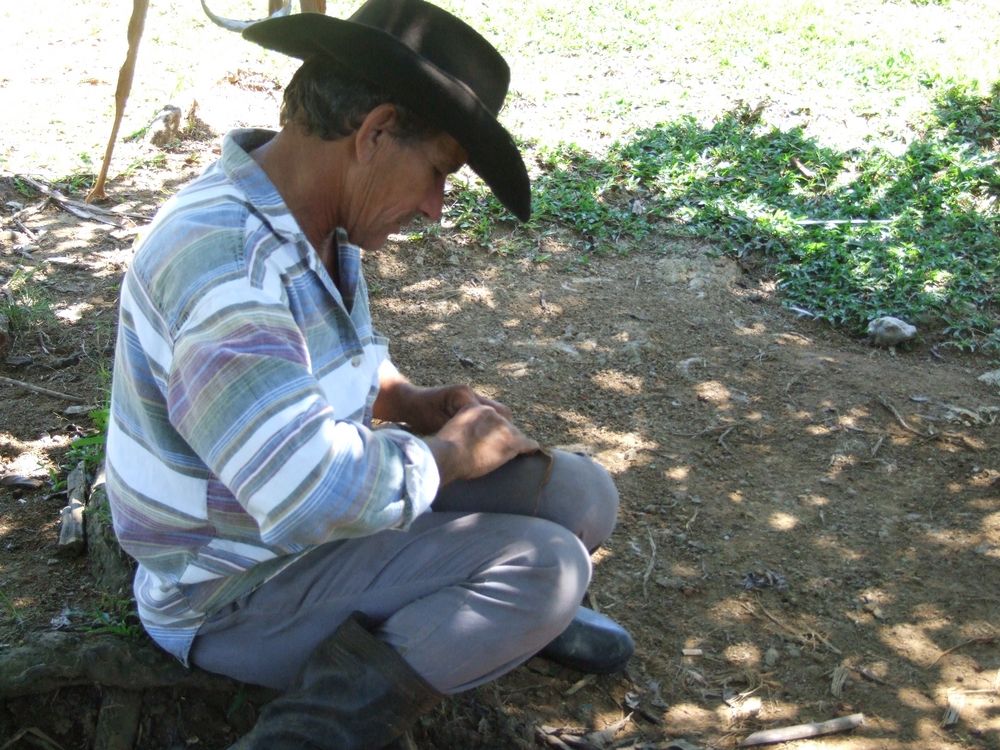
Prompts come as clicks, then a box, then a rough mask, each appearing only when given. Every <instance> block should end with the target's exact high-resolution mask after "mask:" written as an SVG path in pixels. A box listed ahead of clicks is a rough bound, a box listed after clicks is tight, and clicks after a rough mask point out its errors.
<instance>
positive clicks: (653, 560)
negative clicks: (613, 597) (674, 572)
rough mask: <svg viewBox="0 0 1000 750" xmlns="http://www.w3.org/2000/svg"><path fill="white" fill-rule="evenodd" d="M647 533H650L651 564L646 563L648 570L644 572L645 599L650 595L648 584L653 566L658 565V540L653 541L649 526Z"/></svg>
mask: <svg viewBox="0 0 1000 750" xmlns="http://www.w3.org/2000/svg"><path fill="white" fill-rule="evenodd" d="M646 534H648V535H649V564H648V565H646V570H645V572H643V574H642V598H643V599H646V598H648V596H649V595H648V593H647V592H646V586H647V584H648V583H649V576H650V575H651V574H652V573H653V568H654V567H655V566H656V542H654V541H653V532H652V531H650V530H649V529H648V528H647V529H646Z"/></svg>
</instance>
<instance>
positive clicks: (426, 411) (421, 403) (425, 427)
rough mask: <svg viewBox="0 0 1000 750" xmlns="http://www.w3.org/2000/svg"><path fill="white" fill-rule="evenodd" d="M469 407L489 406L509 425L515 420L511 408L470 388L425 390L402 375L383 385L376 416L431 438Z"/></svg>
mask: <svg viewBox="0 0 1000 750" xmlns="http://www.w3.org/2000/svg"><path fill="white" fill-rule="evenodd" d="M469 406H488V407H490V408H491V409H493V410H494V411H496V413H497V414H499V415H500V416H501V417H503V418H504V419H506V420H507V421H508V422H509V421H510V420H511V419H512V414H511V411H510V409H508V408H507V407H506V406H504V405H503V404H501V403H500V402H498V401H494V400H493V399H489V398H486V397H485V396H481V395H479V394H478V393H476V392H475V391H474V390H472V389H471V388H469V386H467V385H446V386H441V387H438V388H422V387H420V386H416V385H413V384H412V383H410V382H409V381H408V380H406V379H405V378H403V377H402V376H398V377H395V378H392V379H386V380H383V382H382V383H381V384H380V388H379V395H378V398H377V399H376V401H375V407H374V415H375V416H376V417H377V418H378V419H381V420H384V421H387V422H405V423H406V424H408V425H409V426H410V428H411V429H412V430H413V431H414V432H416V433H417V434H418V435H431V434H433V433H435V432H437V431H438V430H440V429H441V428H442V427H444V426H445V424H446V423H447V422H448V420H450V419H451V418H452V417H454V416H455V415H456V414H458V413H459V412H460V411H461V410H462V409H465V408H467V407H469Z"/></svg>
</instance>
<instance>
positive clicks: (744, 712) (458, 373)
mask: <svg viewBox="0 0 1000 750" xmlns="http://www.w3.org/2000/svg"><path fill="white" fill-rule="evenodd" d="M218 86H219V92H221V93H220V94H219V95H221V96H222V97H223V98H226V99H227V100H228V101H229V104H230V105H231V106H237V105H236V104H234V102H244V103H246V104H247V106H254V107H260V108H268V107H272V106H273V104H274V97H275V92H274V84H273V81H272V80H271V79H270V78H269V77H267V76H259V75H258V76H256V77H255V76H253V75H246V76H240V75H237V74H236V73H235V71H234V75H233V76H231V78H230V79H225V80H224V79H221V78H220V79H219V83H218ZM240 106H242V105H240ZM206 119H211V118H207V117H206ZM100 124H102V122H97V123H89V126H95V127H96V125H100ZM203 125H204V127H203V128H202V129H201V130H199V131H198V132H197V133H195V134H193V135H191V136H189V137H187V138H186V139H185V140H183V141H181V142H180V143H179V144H175V145H174V146H172V147H171V148H169V149H168V150H166V151H160V150H158V149H156V147H154V146H152V145H150V144H148V143H144V142H141V141H139V142H132V143H126V144H122V145H120V146H119V148H121V149H124V151H125V153H127V154H128V155H129V156H128V157H127V158H128V159H134V160H138V161H139V162H140V166H138V167H136V168H134V169H131V170H130V171H129V172H128V173H127V174H124V175H122V174H117V175H113V176H114V177H115V180H114V183H113V185H112V189H113V193H114V200H113V202H112V203H109V204H106V207H107V208H110V209H112V210H113V211H115V212H116V214H117V217H116V218H114V219H112V220H111V221H113V223H103V222H101V221H94V220H88V219H83V218H80V217H78V216H75V215H73V214H71V213H69V212H67V211H66V210H63V209H62V208H60V206H59V205H58V204H57V203H55V202H52V201H44V200H43V196H40V195H35V194H32V193H30V191H28V192H27V194H26V192H25V191H24V190H23V189H22V190H19V189H18V186H17V184H16V183H15V181H14V179H13V177H14V175H13V174H11V173H10V172H8V173H6V174H4V175H2V176H0V288H3V285H4V284H6V283H8V282H9V281H10V280H11V279H12V278H13V277H14V275H15V274H16V273H17V272H18V269H21V272H22V273H24V272H30V273H31V274H32V275H31V277H30V283H31V285H32V288H33V289H35V290H36V291H37V294H38V295H39V296H41V297H43V298H44V299H43V301H44V302H45V305H44V306H45V307H47V308H48V309H50V310H51V311H52V313H53V315H52V316H51V317H48V318H44V319H42V320H40V321H39V322H37V323H36V324H33V325H32V326H31V327H30V328H28V329H27V330H25V331H23V332H21V333H18V334H17V335H15V336H13V338H12V341H11V342H10V344H9V346H8V347H7V349H6V351H4V352H2V353H0V376H3V378H4V380H2V381H0V405H2V406H0V477H8V478H9V477H14V479H8V480H7V482H8V484H7V485H6V486H3V487H0V592H2V597H0V650H2V649H8V648H12V647H14V646H16V645H18V644H20V643H24V642H31V641H32V640H34V639H37V638H38V636H39V635H40V634H41V633H43V632H46V631H49V630H53V629H64V630H65V629H68V630H77V631H81V632H87V631H93V630H94V629H96V628H99V627H100V626H101V624H102V620H101V615H100V613H101V612H107V611H108V609H109V607H111V606H112V605H111V604H109V601H108V597H107V596H106V595H102V594H101V592H99V591H97V590H96V589H95V586H94V584H93V581H92V579H91V578H90V575H89V573H88V572H87V567H86V561H85V560H84V559H83V558H66V557H64V556H61V555H59V554H58V553H57V550H56V540H57V537H58V528H59V513H60V509H61V508H62V507H63V505H64V504H65V502H66V498H65V495H64V494H61V493H60V492H58V491H57V488H56V487H54V486H53V478H54V479H55V480H56V481H58V480H59V479H63V478H65V471H66V467H65V464H66V461H67V459H66V451H67V448H68V446H69V444H70V442H71V441H72V440H73V439H74V438H76V437H78V436H81V435H85V434H89V433H90V432H92V431H93V428H92V425H91V424H90V422H89V419H88V418H87V416H86V415H85V414H81V413H79V410H76V413H74V412H73V411H71V412H70V413H67V408H68V407H71V406H76V405H79V404H84V405H96V404H98V403H100V402H101V399H102V397H103V393H104V389H106V388H107V385H108V382H107V372H108V369H109V367H110V362H111V358H112V356H113V343H114V326H115V308H116V302H117V292H118V286H119V284H120V281H121V277H122V274H123V272H124V271H125V270H126V268H127V266H128V263H129V259H130V257H131V243H132V241H133V239H134V236H135V233H136V232H137V231H138V230H139V229H140V228H141V226H142V225H143V224H144V222H145V218H144V217H148V216H150V215H151V213H152V211H153V210H154V208H155V206H156V205H158V204H159V203H160V202H161V201H162V199H163V197H164V195H167V194H169V193H170V192H172V191H173V190H175V189H176V186H177V185H179V184H180V183H182V182H184V181H186V180H187V179H189V178H190V177H192V176H194V175H195V174H197V173H198V172H199V171H200V170H201V169H202V168H203V167H204V165H206V164H208V163H209V162H210V161H211V160H212V158H213V153H215V152H217V144H218V137H219V135H220V134H221V129H220V127H219V126H215V125H214V123H204V122H203ZM143 160H144V161H143ZM72 187H73V185H71V184H63V186H62V188H61V189H63V190H64V192H67V194H71V192H70V189H71V188H72ZM71 195H72V197H75V198H77V199H79V198H81V197H82V194H81V193H72V194H71ZM22 209H27V211H22ZM15 216H16V218H17V221H19V222H20V224H17V222H15V221H14V218H15ZM544 242H545V243H546V247H545V251H546V253H547V254H549V256H550V259H549V260H548V261H547V262H545V263H533V262H530V261H527V260H522V259H520V258H517V257H504V256H499V255H496V254H491V253H489V252H488V251H486V250H484V249H482V248H479V247H475V246H470V245H468V244H464V243H463V242H462V241H461V240H460V238H459V237H458V236H457V235H456V234H454V233H453V232H451V231H450V230H448V229H442V230H425V231H422V232H418V233H416V234H414V235H412V236H409V237H408V238H404V237H398V238H396V241H394V242H392V243H391V244H390V245H389V246H388V247H387V248H386V249H384V250H383V251H380V252H378V253H375V254H371V255H369V256H368V257H367V258H366V273H367V275H368V280H369V286H370V288H371V290H372V295H373V308H374V313H375V315H376V319H377V322H378V324H379V326H380V328H381V329H382V330H383V331H384V332H386V333H387V334H389V336H390V338H391V340H392V342H393V352H394V358H395V360H396V361H397V363H398V364H399V366H400V368H401V369H402V370H404V371H405V372H406V373H408V374H409V375H410V376H411V377H412V379H414V380H415V381H418V382H422V383H424V384H428V385H432V384H439V383H450V382H456V381H457V382H468V383H470V384H472V385H473V386H474V387H476V388H478V389H480V390H481V391H482V392H484V393H486V394H487V395H489V396H491V397H494V398H497V399H500V400H502V401H504V402H505V403H507V404H508V405H510V406H511V407H512V409H513V410H514V413H515V415H516V418H517V420H518V421H519V423H520V424H521V425H522V426H523V428H524V429H525V430H526V431H527V432H529V433H530V434H531V435H533V436H535V437H536V438H538V439H539V440H540V441H542V442H543V443H545V444H547V445H550V446H574V447H576V449H580V450H586V451H587V452H589V453H590V454H592V455H593V456H594V457H596V458H597V459H598V460H599V461H600V462H601V463H602V464H603V465H604V466H606V467H607V468H608V469H609V470H610V471H611V472H612V473H613V475H614V476H615V479H616V481H617V484H618V487H619V489H620V492H621V498H622V506H621V514H620V519H619V524H618V528H617V530H616V532H615V534H614V535H613V537H612V539H611V540H610V543H609V544H608V545H607V546H606V547H605V548H603V549H602V550H600V551H599V552H598V553H597V554H596V555H595V579H594V583H593V586H592V589H591V590H592V596H593V603H594V604H595V606H596V607H598V608H599V609H601V610H602V611H604V612H606V613H608V614H609V615H612V616H614V617H615V618H617V619H618V620H619V621H621V622H622V623H623V624H625V625H626V626H627V627H628V628H629V629H630V630H631V632H632V633H633V635H634V636H635V640H636V644H637V652H636V655H635V658H634V659H633V661H632V663H631V666H630V667H629V670H628V671H627V673H626V674H624V675H617V676H611V677H598V678H584V679H581V678H583V676H582V675H580V674H577V673H574V672H571V671H568V670H562V669H558V668H555V667H553V666H551V665H549V664H547V663H545V662H542V661H540V660H532V661H531V662H529V663H528V664H527V665H526V666H525V667H523V668H521V669H518V670H516V671H515V672H514V673H512V674H510V675H508V676H507V677H505V678H503V679H502V680H500V681H498V682H497V683H495V684H493V685H490V686H487V687H484V688H481V689H479V690H477V691H474V692H472V693H470V694H467V695H463V696H459V697H457V698H455V699H453V700H450V701H448V702H446V703H445V704H444V705H443V706H442V707H441V708H439V709H438V710H437V711H435V712H434V713H433V714H432V715H430V716H428V717H427V718H426V719H425V720H423V721H422V722H421V723H420V725H419V726H418V727H417V730H416V739H417V744H418V746H419V747H421V748H428V749H432V748H438V749H439V750H445V749H446V748H467V747H486V748H527V747H536V746H538V747H541V746H553V747H598V748H604V747H621V748H672V747H677V748H682V750H690V748H732V747H736V746H737V745H738V744H739V742H740V741H741V740H742V739H743V738H745V737H746V736H747V735H748V734H750V733H751V732H753V731H756V730H758V729H762V728H770V727H780V726H786V725H794V724H800V723H803V722H815V721H824V720H827V719H832V718H835V717H838V716H844V715H850V714H855V713H863V714H864V724H863V725H862V726H861V727H859V728H858V729H855V730H854V731H852V732H849V733H842V734H834V735H830V736H828V737H825V738H822V739H814V740H805V741H801V742H798V743H794V744H793V745H790V746H794V747H797V748H800V747H801V748H805V747H813V748H824V749H826V748H831V749H832V748H843V749H846V750H874V749H876V748H878V749H879V750H902V749H904V748H906V749H907V750H918V749H923V748H940V749H941V750H958V749H960V748H961V749H962V750H972V749H976V750H997V749H998V748H1000V650H998V647H997V642H998V641H997V639H998V637H1000V617H998V613H1000V588H998V585H997V583H998V581H1000V424H998V422H1000V393H998V391H997V390H996V389H995V388H991V387H990V386H988V385H987V384H985V383H983V382H980V381H979V380H977V377H978V376H979V375H981V374H982V373H983V372H985V371H986V370H990V369H993V368H995V364H993V363H991V362H990V361H988V360H986V359H982V358H976V357H971V356H967V355H960V354H959V353H957V352H955V351H954V350H949V349H942V348H939V347H937V346H935V342H934V341H933V340H930V339H922V340H919V341H918V342H917V343H916V344H914V345H913V346H911V347H910V348H907V349H905V350H900V351H889V350H885V349H876V348H873V347H871V346H870V345H869V344H868V343H867V342H866V341H864V340H857V339H854V338H851V337H849V336H846V335H843V334H842V333H838V332H836V331H833V330H831V329H829V328H827V327H823V326H819V325H816V324H814V323H811V322H810V321H808V320H805V319H800V318H796V317H795V315H794V314H793V313H790V312H788V311H787V310H784V309H783V308H781V307H780V304H779V299H778V297H777V292H776V290H775V288H774V286H773V284H772V283H770V282H769V281H768V280H767V277H766V275H763V274H762V272H761V270H760V269H754V270H751V269H747V268H743V267H741V266H740V265H738V264H737V263H736V262H734V261H731V260H728V259H724V258H720V257H718V256H717V255H716V254H715V253H713V248H712V247H710V246H707V245H704V244H699V243H695V242H691V241H686V240H678V239H675V238H672V237H670V236H669V235H667V234H664V235H661V236H657V237H654V238H652V239H649V240H646V241H644V242H643V244H642V246H641V247H633V248H630V249H629V252H627V253H623V254H614V253H610V254H604V255H594V256H592V257H590V256H585V255H583V254H581V250H580V249H579V246H578V243H576V242H575V239H574V238H573V237H572V236H568V235H565V234H562V233H560V232H559V231H553V233H552V234H551V235H549V236H547V237H546V238H544ZM12 381H19V383H21V384H23V383H28V384H31V385H35V386H40V387H43V388H46V389H49V390H51V391H56V392H59V393H62V394H65V395H67V396H72V397H75V398H77V399H79V401H72V400H69V399H66V398H61V397H57V396H50V395H44V394H40V393H38V392H35V391H31V390H28V389H27V388H26V387H25V386H24V385H21V384H18V382H12ZM18 477H20V478H22V479H29V480H30V479H35V480H38V482H37V484H38V486H37V487H28V486H17V484H18V481H19V480H18V479H16V478H18ZM10 483H13V484H10ZM22 484H23V482H22ZM101 695H102V691H101V689H100V688H99V687H94V688H73V689H66V690H61V691H57V692H54V693H48V694H44V695H41V696H32V697H29V698H18V699H10V700H2V699H0V748H3V749H4V750H7V749H8V748H28V747H45V748H52V747H61V748H65V749H66V750H70V749H71V748H88V747H90V746H91V743H92V742H93V736H94V730H95V725H96V721H97V719H96V716H97V709H98V707H99V705H100V700H101ZM258 707H259V706H258V705H257V702H256V701H255V697H254V696H253V695H251V696H250V698H249V699H247V698H246V696H244V695H243V694H242V693H239V692H237V693H234V694H230V693H213V692H211V691H207V692H206V691H182V690H162V691H147V693H146V694H145V695H144V697H143V709H142V720H141V722H140V737H139V740H138V741H137V743H136V745H135V746H136V747H137V748H143V749H144V750H160V749H161V748H163V749H166V748H181V747H204V748H210V749H211V748H216V747H225V746H226V744H228V742H230V741H232V740H233V739H234V738H235V737H236V736H238V734H239V733H240V732H241V731H243V730H245V729H246V728H247V727H248V726H249V725H250V724H251V723H252V721H253V716H254V711H255V710H256V709H257V708H258ZM949 710H950V714H949ZM34 730H37V731H34ZM560 742H561V743H563V744H561V745H560V744H559V743H560Z"/></svg>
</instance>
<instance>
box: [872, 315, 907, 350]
mask: <svg viewBox="0 0 1000 750" xmlns="http://www.w3.org/2000/svg"><path fill="white" fill-rule="evenodd" d="M916 335H917V329H916V326H911V325H910V324H909V323H907V322H906V321H904V320H900V319H899V318H893V317H891V316H888V315H886V316H883V317H881V318H875V319H874V320H873V321H871V322H870V323H869V324H868V340H869V341H870V342H871V343H872V344H873V345H874V346H898V345H899V344H902V343H903V342H904V341H909V340H910V339H912V338H913V337H914V336H916Z"/></svg>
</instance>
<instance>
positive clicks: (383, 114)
mask: <svg viewBox="0 0 1000 750" xmlns="http://www.w3.org/2000/svg"><path fill="white" fill-rule="evenodd" d="M396 119H397V114H396V107H395V106H394V105H392V104H379V105H378V106H377V107H375V109H373V110H372V111H371V112H369V113H368V114H367V115H365V119H364V120H363V121H362V122H361V126H360V127H359V128H358V129H357V131H356V132H355V133H354V149H355V155H356V156H357V157H358V161H359V162H361V163H362V164H366V163H368V162H369V161H371V159H372V158H373V157H374V156H375V154H376V153H377V152H378V150H379V148H381V147H382V146H384V145H385V143H386V139H387V138H389V137H391V135H392V132H393V130H394V129H395V127H396Z"/></svg>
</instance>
